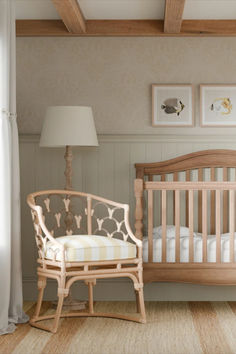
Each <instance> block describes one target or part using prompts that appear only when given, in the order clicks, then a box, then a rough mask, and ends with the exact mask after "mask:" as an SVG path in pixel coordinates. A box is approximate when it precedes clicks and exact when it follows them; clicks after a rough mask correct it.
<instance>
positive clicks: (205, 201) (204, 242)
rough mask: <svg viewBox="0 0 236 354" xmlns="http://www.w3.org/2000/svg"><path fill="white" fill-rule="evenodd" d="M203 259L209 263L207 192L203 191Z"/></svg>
mask: <svg viewBox="0 0 236 354" xmlns="http://www.w3.org/2000/svg"><path fill="white" fill-rule="evenodd" d="M202 259H203V262H207V190H203V191H202Z"/></svg>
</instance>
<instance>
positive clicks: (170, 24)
mask: <svg viewBox="0 0 236 354" xmlns="http://www.w3.org/2000/svg"><path fill="white" fill-rule="evenodd" d="M184 4H185V0H166V5H165V19H164V32H165V33H180V30H181V25H182V17H183V12H184Z"/></svg>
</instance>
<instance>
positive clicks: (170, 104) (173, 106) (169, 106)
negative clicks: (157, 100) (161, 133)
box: [161, 98, 185, 117]
mask: <svg viewBox="0 0 236 354" xmlns="http://www.w3.org/2000/svg"><path fill="white" fill-rule="evenodd" d="M184 107H185V105H184V104H183V103H182V101H181V100H180V99H179V98H168V99H166V100H165V101H164V102H163V104H162V105H161V109H163V110H164V112H165V113H166V114H176V115H177V116H178V117H179V116H180V113H181V112H182V111H183V109H184Z"/></svg>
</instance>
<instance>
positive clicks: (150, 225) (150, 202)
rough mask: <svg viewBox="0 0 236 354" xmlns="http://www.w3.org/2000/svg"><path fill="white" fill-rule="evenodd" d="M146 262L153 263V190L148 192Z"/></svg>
mask: <svg viewBox="0 0 236 354" xmlns="http://www.w3.org/2000/svg"><path fill="white" fill-rule="evenodd" d="M148 261H149V262H153V190H149V191H148Z"/></svg>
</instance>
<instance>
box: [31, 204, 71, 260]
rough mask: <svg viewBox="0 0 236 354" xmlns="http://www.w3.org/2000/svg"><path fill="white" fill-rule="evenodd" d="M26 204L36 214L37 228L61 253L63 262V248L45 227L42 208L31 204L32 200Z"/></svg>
mask: <svg viewBox="0 0 236 354" xmlns="http://www.w3.org/2000/svg"><path fill="white" fill-rule="evenodd" d="M27 202H28V204H29V206H30V207H31V209H33V210H34V211H35V212H36V213H37V217H38V223H39V226H40V228H41V229H42V231H43V233H44V234H45V236H46V238H47V239H48V240H49V241H50V242H52V243H53V244H54V245H55V246H56V247H57V248H58V249H60V251H61V252H62V260H65V247H64V245H62V244H61V243H59V242H58V241H57V240H56V239H55V238H54V237H53V235H52V234H51V232H50V231H49V230H48V228H47V226H46V225H45V222H44V217H43V209H42V207H41V206H39V205H35V204H34V203H32V200H30V199H27Z"/></svg>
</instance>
